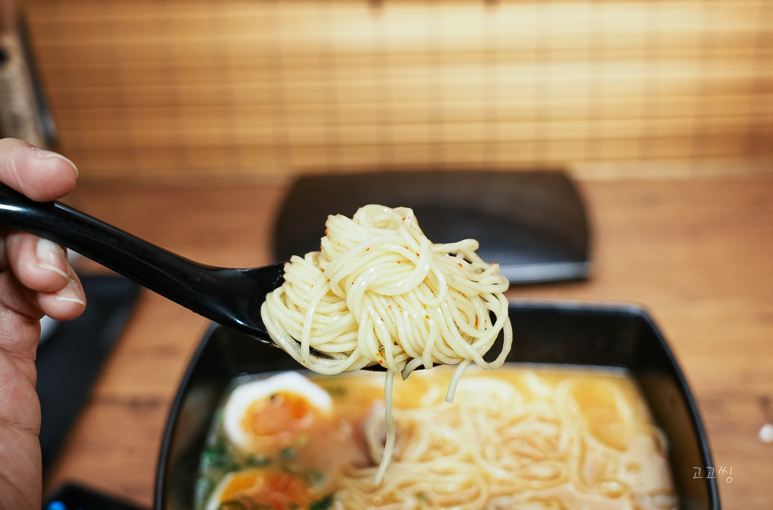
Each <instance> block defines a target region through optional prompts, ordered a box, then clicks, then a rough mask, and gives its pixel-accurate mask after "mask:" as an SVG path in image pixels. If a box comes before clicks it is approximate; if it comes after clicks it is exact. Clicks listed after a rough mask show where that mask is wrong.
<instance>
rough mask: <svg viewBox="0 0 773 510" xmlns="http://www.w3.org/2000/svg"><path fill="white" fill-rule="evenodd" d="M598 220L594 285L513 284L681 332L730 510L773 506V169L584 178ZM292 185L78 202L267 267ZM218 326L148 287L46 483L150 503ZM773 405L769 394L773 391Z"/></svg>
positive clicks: (156, 238)
mask: <svg viewBox="0 0 773 510" xmlns="http://www.w3.org/2000/svg"><path fill="white" fill-rule="evenodd" d="M580 187H581V190H582V192H583V194H584V197H585V198H586V201H587V205H588V207H589V210H590V215H591V218H592V223H593V229H594V232H593V261H594V267H593V276H592V278H591V279H590V280H588V281H586V282H579V283H571V284H561V285H550V286H534V287H528V288H519V289H515V290H514V291H513V292H512V294H513V295H516V296H519V297H527V298H540V299H544V298H549V299H553V298H555V299H577V300H590V301H614V302H634V303H639V304H642V305H644V306H645V307H646V308H647V309H649V310H650V312H651V313H652V315H653V316H654V318H655V321H656V322H657V323H658V324H659V325H660V327H661V328H662V330H663V331H664V333H665V335H666V337H667V338H668V339H669V341H670V343H671V346H672V348H673V349H674V351H675V353H676V356H677V358H678V359H679V362H680V363H681V366H682V368H683V370H684V371H685V373H686V376H687V378H688V380H689V382H690V384H691V387H692V390H693V393H694V395H695V396H696V398H697V400H698V404H699V407H700V411H701V413H702V416H703V420H704V423H705V426H706V428H707V430H708V434H709V438H710V442H711V448H712V453H713V456H714V462H715V465H716V467H717V468H719V467H720V466H725V467H726V468H730V467H732V468H733V477H732V482H731V483H727V482H726V481H724V480H723V481H721V483H720V493H721V498H722V501H723V503H724V507H725V508H728V509H744V510H753V509H760V510H762V509H768V508H770V504H771V501H773V444H766V443H763V442H762V441H761V440H760V439H759V437H758V432H759V430H760V427H762V425H763V424H764V423H766V422H773V405H770V406H767V408H766V402H770V401H773V177H748V176H747V177H722V178H706V179H697V178H696V179H689V180H631V181H619V180H616V181H582V182H580ZM285 190H286V185H285V184H283V183H255V182H233V183H228V184H223V183H217V184H210V185H208V184H196V185H175V184H163V183H162V184H158V183H156V184H152V185H151V184H141V183H128V184H127V183H125V182H93V181H92V182H84V183H82V185H80V187H79V189H78V190H77V191H76V193H75V195H74V197H73V198H74V202H75V205H76V206H78V207H80V208H81V209H83V210H85V211H87V212H89V213H91V214H93V215H95V216H97V217H100V218H103V219H105V220H107V221H109V222H111V223H113V224H115V225H117V226H119V227H121V228H124V229H126V230H128V231H130V232H132V233H134V234H136V235H139V236H141V237H144V238H146V239H148V240H150V241H153V242H156V243H158V244H160V245H163V246H164V247H166V248H168V249H171V250H172V251H175V252H178V253H180V254H183V255H185V256H187V257H189V258H192V259H194V260H197V261H200V262H205V263H210V264H218V265H224V266H259V265H263V264H266V263H269V262H270V256H269V235H270V228H271V225H272V221H273V218H274V214H275V211H276V209H277V206H278V204H279V203H280V200H281V198H282V196H283V193H284V192H285ZM206 327H207V321H206V320H205V319H203V318H202V317H199V316H197V315H195V314H194V313H192V312H189V311H188V310H185V309H183V308H181V307H179V306H178V305H176V304H174V303H171V302H169V301H167V300H165V299H163V298H161V297H159V296H158V295H156V294H153V293H151V292H148V291H146V292H143V293H142V295H141V297H140V300H139V303H138V305H137V309H136V312H135V314H134V316H133V318H132V320H131V322H130V323H129V325H128V328H127V329H126V331H125V334H124V335H123V336H122V338H120V339H119V341H118V343H117V345H116V347H115V349H114V352H113V353H112V356H111V357H110V359H109V361H108V362H107V365H106V366H105V368H104V371H103V373H102V375H101V377H100V378H99V380H98V383H97V385H96V388H95V389H94V391H93V395H92V397H91V399H90V402H89V404H88V406H87V407H86V409H85V410H84V411H83V413H82V415H81V417H80V420H79V422H78V423H77V425H76V427H75V429H74V431H73V433H72V434H71V436H70V439H69V441H68V443H67V445H66V447H65V450H64V452H63V455H62V457H61V460H60V462H59V463H58V465H57V466H56V467H55V469H54V470H53V475H52V478H51V480H50V483H49V486H50V487H53V486H56V485H58V484H59V483H61V482H63V481H65V480H73V481H77V482H80V483H83V484H86V485H89V486H93V487H95V488H97V489H101V490H104V491H107V492H110V493H112V494H116V495H119V496H123V497H126V498H127V499H130V500H132V501H135V502H137V503H139V504H141V505H145V506H148V507H149V506H150V505H151V504H152V491H153V485H154V476H155V467H156V460H157V455H158V450H159V446H160V442H161V435H162V430H163V426H164V423H165V420H166V417H167V412H168V409H169V405H170V403H171V401H172V398H173V396H174V393H175V391H176V388H177V385H178V383H179V380H180V377H181V376H182V374H183V371H184V370H185V367H186V365H187V363H188V360H189V357H190V356H191V354H192V352H193V350H194V349H195V347H196V344H197V342H198V340H199V339H200V337H201V336H202V334H203V333H204V331H205V329H206ZM766 399H767V400H766Z"/></svg>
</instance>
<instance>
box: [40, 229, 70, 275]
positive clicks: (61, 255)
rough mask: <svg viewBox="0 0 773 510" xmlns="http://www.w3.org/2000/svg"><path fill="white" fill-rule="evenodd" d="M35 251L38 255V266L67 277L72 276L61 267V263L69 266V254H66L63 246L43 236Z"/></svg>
mask: <svg viewBox="0 0 773 510" xmlns="http://www.w3.org/2000/svg"><path fill="white" fill-rule="evenodd" d="M35 252H36V255H37V257H38V267H41V268H43V269H48V270H49V271H53V272H55V273H57V274H60V275H62V276H64V277H65V278H70V276H69V275H68V274H67V273H66V272H64V271H63V270H62V269H60V268H59V267H60V266H61V265H64V266H65V267H67V255H65V252H64V249H62V247H61V246H59V245H58V244H56V243H55V242H53V241H49V240H48V239H43V238H42V237H41V238H40V239H39V240H38V245H37V248H36V250H35ZM63 263H64V264H63Z"/></svg>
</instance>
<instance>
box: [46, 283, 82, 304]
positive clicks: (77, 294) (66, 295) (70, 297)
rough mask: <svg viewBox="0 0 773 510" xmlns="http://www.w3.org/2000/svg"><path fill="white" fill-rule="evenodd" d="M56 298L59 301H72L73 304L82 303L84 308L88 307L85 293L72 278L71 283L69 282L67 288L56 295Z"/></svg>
mask: <svg viewBox="0 0 773 510" xmlns="http://www.w3.org/2000/svg"><path fill="white" fill-rule="evenodd" d="M54 298H55V299H56V300H57V301H70V302H72V303H80V304H82V305H83V306H86V301H84V297H83V293H82V292H81V289H80V287H79V286H78V282H76V281H75V280H74V279H72V278H70V281H69V282H67V286H66V287H65V288H63V289H62V290H60V291H59V292H57V293H56V294H54Z"/></svg>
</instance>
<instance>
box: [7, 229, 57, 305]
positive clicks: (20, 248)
mask: <svg viewBox="0 0 773 510" xmlns="http://www.w3.org/2000/svg"><path fill="white" fill-rule="evenodd" d="M1 258H2V257H0V259H1ZM5 259H6V260H5V262H6V263H7V266H9V267H10V268H11V270H12V271H13V274H14V275H15V276H16V279H18V280H19V282H21V284H22V285H24V286H25V287H28V288H30V289H32V290H34V291H37V292H57V291H59V290H60V289H62V288H64V286H65V285H67V283H68V282H69V280H70V268H69V265H68V263H67V250H65V249H64V248H62V247H61V246H60V245H58V244H57V243H55V242H53V241H49V240H48V239H43V238H42V237H38V236H36V235H33V234H28V233H26V232H21V231H18V230H15V231H11V232H10V233H9V234H8V235H7V236H6V238H5ZM0 262H3V261H2V260H0Z"/></svg>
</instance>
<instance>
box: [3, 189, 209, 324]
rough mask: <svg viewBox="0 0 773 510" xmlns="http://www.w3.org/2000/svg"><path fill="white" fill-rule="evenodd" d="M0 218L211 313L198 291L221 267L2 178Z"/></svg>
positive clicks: (207, 289) (4, 222) (164, 294)
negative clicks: (35, 196) (38, 198)
mask: <svg viewBox="0 0 773 510" xmlns="http://www.w3.org/2000/svg"><path fill="white" fill-rule="evenodd" d="M0 223H3V224H6V225H10V226H12V227H15V228H18V229H21V230H24V231H27V232H31V233H33V234H37V235H39V236H41V237H45V238H47V239H50V240H52V241H55V242H57V243H59V244H61V245H63V246H66V247H68V248H71V249H72V250H75V251H76V252H78V253H80V254H81V255H83V256H85V257H88V258H90V259H91V260H93V261H95V262H98V263H100V264H102V265H104V266H106V267H108V268H110V269H112V270H114V271H116V272H117V273H120V274H122V275H124V276H126V277H127V278H129V279H131V280H134V281H136V282H137V283H139V284H140V285H142V286H144V287H147V288H148V289H150V290H152V291H154V292H157V293H158V294H161V295H162V296H164V297H167V298H169V299H171V300H172V301H175V302H177V303H179V304H181V305H183V306H185V307H186V308H189V309H191V310H193V311H195V312H197V313H199V314H201V315H204V316H207V317H210V318H213V317H212V313H211V310H209V309H208V307H207V306H205V305H202V303H201V301H200V299H197V297H199V296H201V295H202V293H208V292H211V291H212V288H211V287H212V281H211V278H209V275H210V274H211V273H212V272H213V271H217V270H218V269H220V268H213V267H210V266H203V265H201V264H197V263H196V262H193V261H190V260H188V259H185V258H183V257H180V256H179V255H175V254H174V253H171V252H169V251H167V250H164V249H163V248H159V247H158V246H156V245H154V244H151V243H149V242H147V241H143V240H142V239H140V238H138V237H135V236H133V235H131V234H129V233H127V232H124V231H123V230H120V229H118V228H115V227H113V226H111V225H108V224H107V223H104V222H102V221H100V220H98V219H96V218H93V217H91V216H89V215H88V214H85V213H82V212H80V211H78V210H76V209H73V208H71V207H68V206H66V205H64V204H62V203H60V202H46V203H43V202H35V201H34V200H31V199H29V198H27V197H26V196H24V195H22V194H21V193H19V192H17V191H15V190H13V189H11V188H9V187H8V186H5V185H2V184H0ZM203 295H206V294H203ZM218 318H220V317H218ZM216 320H217V319H216Z"/></svg>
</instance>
